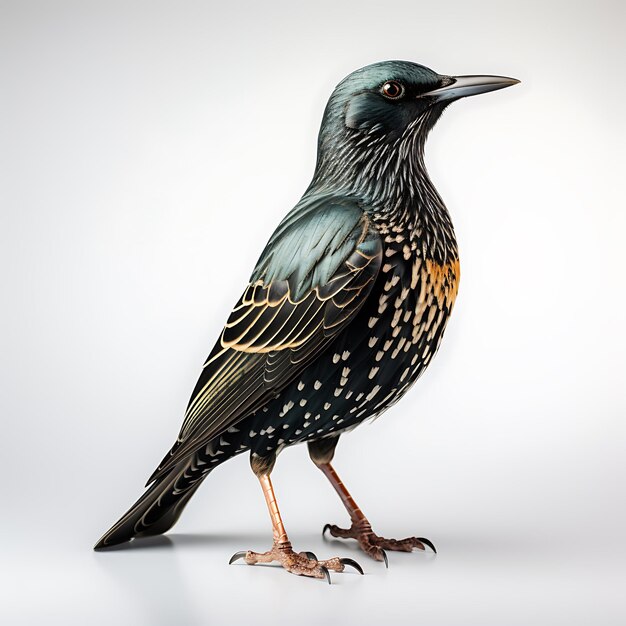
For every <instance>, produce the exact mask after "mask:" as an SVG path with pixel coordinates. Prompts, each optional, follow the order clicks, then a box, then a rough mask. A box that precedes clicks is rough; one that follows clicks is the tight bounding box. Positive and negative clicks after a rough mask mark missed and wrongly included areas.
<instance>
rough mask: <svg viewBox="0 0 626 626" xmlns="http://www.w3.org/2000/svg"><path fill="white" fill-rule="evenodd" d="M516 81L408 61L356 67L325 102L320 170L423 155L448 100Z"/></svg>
mask: <svg viewBox="0 0 626 626" xmlns="http://www.w3.org/2000/svg"><path fill="white" fill-rule="evenodd" d="M518 82H519V81H518V80H516V79H514V78H506V77H504V76H445V75H442V74H438V73H437V72H434V71H433V70H431V69H429V68H427V67H425V66H423V65H418V64H417V63H411V62H408V61H383V62H380V63H374V64H372V65H368V66H366V67H363V68H361V69H359V70H356V71H355V72H353V73H352V74H349V75H348V76H347V77H346V78H344V79H343V80H342V81H341V82H340V83H339V85H337V87H336V88H335V90H334V91H333V93H332V95H331V97H330V99H329V101H328V104H327V106H326V110H325V112H324V117H323V119H322V126H321V129H320V135H319V144H318V167H317V170H318V172H319V171H320V170H321V171H323V172H324V175H325V176H326V177H327V178H328V177H330V178H333V177H336V176H337V175H339V177H343V178H346V177H347V178H350V177H354V176H358V175H359V173H360V172H362V171H363V169H364V168H365V169H368V170H371V171H372V172H374V170H375V169H376V168H374V167H373V164H372V161H374V162H375V161H376V160H379V161H381V160H385V161H390V160H391V161H394V157H396V159H395V160H397V158H414V159H415V157H417V160H418V161H421V158H422V154H423V146H424V142H425V140H426V137H427V135H428V132H429V131H430V129H431V128H432V127H433V126H434V124H435V122H436V121H437V120H438V119H439V117H440V116H441V113H442V112H443V110H444V109H445V108H446V107H447V106H448V105H449V104H450V103H452V102H454V101H455V100H458V99H460V98H463V97H465V96H472V95H476V94H480V93H486V92H488V91H495V90H497V89H502V88H504V87H509V86H511V85H514V84H516V83H518ZM368 163H369V164H370V166H369V168H367V167H366V166H367V164H368ZM379 165H380V164H379Z"/></svg>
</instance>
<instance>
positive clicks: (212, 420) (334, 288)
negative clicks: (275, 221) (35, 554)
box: [95, 61, 518, 582]
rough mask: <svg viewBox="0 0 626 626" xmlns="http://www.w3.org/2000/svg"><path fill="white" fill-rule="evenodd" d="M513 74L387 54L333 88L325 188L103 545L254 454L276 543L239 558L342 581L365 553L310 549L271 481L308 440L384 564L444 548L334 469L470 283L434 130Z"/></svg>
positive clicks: (321, 158) (266, 254)
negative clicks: (440, 183) (392, 533)
mask: <svg viewBox="0 0 626 626" xmlns="http://www.w3.org/2000/svg"><path fill="white" fill-rule="evenodd" d="M517 82H518V81H517V80H515V79H512V78H505V77H503V76H444V75H440V74H437V73H436V72H434V71H432V70H430V69H428V68H427V67H424V66H422V65H418V64H415V63H410V62H406V61H386V62H381V63H375V64H373V65H369V66H367V67H364V68H362V69H359V70H357V71H355V72H353V73H352V74H350V75H349V76H347V77H346V78H345V79H344V80H343V81H341V83H339V85H338V86H337V87H336V89H335V90H334V92H333V93H332V95H331V97H330V100H329V101H328V105H327V106H326V110H325V112H324V117H323V119H322V125H321V129H320V133H319V140H318V155H317V164H316V168H315V173H314V176H313V180H312V181H311V184H310V185H309V187H308V189H307V190H306V192H305V194H304V195H303V196H302V199H301V200H300V201H299V202H298V203H297V205H296V206H295V207H294V208H293V209H292V210H291V211H290V212H289V213H288V214H287V216H286V217H285V218H284V219H283V221H282V222H281V223H280V224H279V225H278V228H277V229H276V231H275V232H274V234H273V235H272V237H271V238H270V240H269V242H268V243H267V245H266V247H265V249H264V251H263V253H262V254H261V257H260V259H259V261H258V263H257V265H256V267H255V269H254V271H253V273H252V277H251V278H250V282H249V284H248V285H247V286H246V288H245V289H244V291H243V295H242V296H241V298H240V300H239V301H238V302H237V304H236V305H235V307H234V308H233V310H232V313H231V314H230V317H229V318H228V321H227V322H226V325H225V326H224V329H223V330H222V333H221V335H220V337H219V339H218V341H217V343H216V344H215V347H214V348H213V351H212V352H211V354H210V355H209V357H208V358H207V360H206V362H205V364H204V367H203V369H202V373H201V375H200V379H199V380H198V383H197V384H196V387H195V389H194V391H193V394H192V396H191V400H190V402H189V405H188V407H187V411H186V413H185V418H184V422H183V425H182V428H181V430H180V434H179V435H178V438H177V439H176V442H175V443H174V445H173V447H172V449H171V450H170V451H169V452H168V453H167V454H166V456H165V458H164V459H163V460H162V461H161V463H160V465H159V466H158V468H157V469H156V470H155V471H154V473H153V474H152V476H151V477H150V479H149V481H148V485H149V488H148V489H147V490H146V492H145V493H144V494H143V495H142V496H141V498H139V500H138V501H137V502H136V503H135V504H134V505H133V506H132V507H131V508H130V510H129V511H128V512H127V513H126V514H125V515H124V516H123V517H122V518H121V519H120V520H119V521H118V522H117V523H116V524H115V525H114V526H113V527H112V528H111V529H110V530H109V531H108V532H107V533H106V534H105V535H104V536H103V537H102V539H100V541H99V542H98V543H97V545H96V546H95V548H96V549H103V548H107V547H109V546H114V545H116V544H120V543H122V542H125V541H129V540H131V539H133V538H134V537H145V536H149V535H157V534H160V533H164V532H166V531H167V530H168V529H169V528H171V527H172V525H173V524H174V523H175V522H176V521H177V519H178V518H179V516H180V514H181V512H182V510H183V508H184V507H185V505H186V504H187V502H188V501H189V499H190V498H191V496H193V494H194V493H195V492H196V490H197V489H198V487H199V486H200V483H202V481H203V480H204V479H205V478H206V477H207V476H208V475H209V473H210V472H211V471H212V470H213V469H214V468H215V467H217V466H218V465H220V464H221V463H224V461H227V460H228V459H230V458H232V457H234V456H235V455H237V454H240V453H242V452H246V451H250V453H251V456H250V463H251V466H252V470H253V472H254V473H255V474H256V476H257V478H258V479H259V482H260V483H261V487H262V489H263V494H264V495H265V499H266V501H267V505H268V508H269V512H270V516H271V521H272V526H273V534H274V537H273V545H272V547H271V549H270V550H269V551H268V552H264V553H257V552H252V551H247V552H239V553H237V554H235V555H234V556H233V558H232V559H231V562H233V561H234V560H236V559H237V558H243V560H244V561H245V562H246V563H248V564H255V563H270V562H278V563H279V564H281V565H282V566H283V567H284V568H285V569H286V570H288V571H289V572H292V573H295V574H301V575H304V576H312V577H316V578H322V579H323V578H327V579H328V581H329V582H330V576H329V570H332V571H336V572H341V571H343V570H344V568H345V567H346V566H347V565H350V566H353V567H355V568H356V569H357V570H358V571H360V572H361V573H362V570H361V568H360V566H359V565H358V564H357V563H356V562H355V561H353V560H352V559H345V558H337V557H335V558H330V559H326V560H318V559H317V557H315V555H314V554H312V553H311V552H295V551H294V550H293V549H292V546H291V543H290V542H289V539H288V536H287V532H286V531H285V527H284V525H283V522H282V519H281V516H280V512H279V509H278V505H277V501H276V497H275V495H274V490H273V488H272V482H271V480H270V474H271V471H272V468H273V467H274V463H275V462H276V457H277V455H278V453H279V452H280V451H281V450H282V449H283V448H285V447H286V446H291V445H294V444H297V443H302V442H307V444H308V449H309V454H310V457H311V459H312V460H313V462H314V463H315V464H316V465H317V466H318V467H319V468H320V470H321V471H322V472H323V474H324V475H325V476H326V477H327V478H328V480H329V481H330V483H331V485H332V486H333V488H334V489H335V490H336V491H337V493H338V494H339V497H340V498H341V500H342V501H343V503H344V505H345V507H346V509H347V511H348V514H349V516H350V520H351V526H350V528H348V529H343V528H339V527H337V526H334V525H329V524H327V525H326V526H325V528H324V531H326V530H328V531H329V532H330V534H331V535H332V536H334V537H344V538H348V537H349V538H353V539H356V540H357V541H358V543H359V545H360V547H361V548H362V549H363V551H364V552H365V553H366V554H368V555H369V556H370V557H373V558H374V559H376V560H378V561H383V560H384V561H385V562H386V560H387V557H386V554H385V550H402V551H406V552H410V551H411V550H412V549H414V548H417V549H420V550H424V548H425V546H429V547H431V548H432V549H433V550H434V546H433V545H432V543H431V542H430V541H428V540H427V539H424V538H418V537H409V538H407V539H402V540H395V539H385V538H384V537H381V536H379V535H377V534H375V533H374V532H373V530H372V527H371V526H370V522H369V520H368V518H367V517H366V516H365V514H364V513H363V512H362V511H361V509H360V508H359V507H358V506H357V504H356V502H355V501H354V500H353V498H352V497H351V496H350V494H349V492H348V491H347V489H346V487H345V485H344V484H343V483H342V482H341V480H340V479H339V477H338V475H337V473H336V471H335V470H334V468H333V466H332V465H331V461H332V459H333V456H334V452H335V447H336V445H337V442H338V441H339V437H340V435H341V434H342V433H344V432H347V431H349V430H351V429H353V428H355V427H356V426H358V425H359V424H361V423H362V422H364V421H365V420H367V419H369V418H372V417H375V416H378V415H380V414H381V413H382V412H383V411H385V410H386V409H388V408H389V407H390V406H391V405H393V404H394V403H395V402H397V401H398V400H399V399H400V398H401V397H402V396H403V395H404V394H405V393H406V391H407V390H408V389H409V388H410V387H411V386H412V385H413V383H414V382H415V381H416V380H417V378H419V376H420V375H421V374H422V372H423V371H424V370H425V368H426V367H427V366H428V364H429V363H430V361H431V360H432V358H433V356H434V354H435V352H436V351H437V348H438V347H439V344H440V342H441V338H442V336H443V333H444V331H445V328H446V324H447V322H448V318H449V316H450V313H451V311H452V307H453V305H454V300H455V298H456V295H457V290H458V285H459V257H458V252H457V242H456V239H455V236H454V228H453V226H452V221H451V219H450V215H449V214H448V211H447V210H446V207H445V206H444V204H443V201H442V200H441V198H440V196H439V194H438V193H437V191H436V189H435V187H434V186H433V184H432V182H431V181H430V179H429V177H428V174H427V173H426V168H425V166H424V144H425V141H426V137H427V135H428V133H429V131H430V129H431V128H432V127H433V126H434V124H435V123H436V121H437V120H438V118H439V116H440V115H441V113H442V112H443V110H444V109H445V107H447V106H448V105H449V104H450V103H451V102H454V101H455V100H458V99H459V98H463V97H465V96H471V95H474V94H480V93H485V92H488V91H495V90H497V89H502V88H503V87H509V86H510V85H514V84H516V83H517Z"/></svg>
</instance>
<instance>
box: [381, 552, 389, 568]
mask: <svg viewBox="0 0 626 626" xmlns="http://www.w3.org/2000/svg"><path fill="white" fill-rule="evenodd" d="M380 551H381V552H382V553H383V561H385V567H386V568H387V569H389V559H388V558H387V553H386V552H385V551H384V550H383V549H382V548H381V549H380Z"/></svg>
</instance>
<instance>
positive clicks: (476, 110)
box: [0, 0, 626, 626]
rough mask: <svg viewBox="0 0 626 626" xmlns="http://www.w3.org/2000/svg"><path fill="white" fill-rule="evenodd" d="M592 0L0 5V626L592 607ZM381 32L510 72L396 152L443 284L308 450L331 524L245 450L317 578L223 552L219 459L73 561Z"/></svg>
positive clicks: (522, 616)
mask: <svg viewBox="0 0 626 626" xmlns="http://www.w3.org/2000/svg"><path fill="white" fill-rule="evenodd" d="M625 17H626V16H625V9H624V5H623V3H621V2H619V1H618V0H614V1H604V2H603V1H597V0H596V1H594V2H566V1H563V2H545V1H544V2H533V1H530V0H523V1H520V2H508V3H507V2H495V1H493V2H490V1H487V0H481V1H478V2H463V1H461V0H457V1H456V2H445V3H435V2H428V3H426V2H416V1H411V2H408V1H407V2H391V1H389V2H385V3H379V2H368V1H365V0H359V1H356V0H355V1H353V2H337V1H333V2H325V1H318V2H314V3H313V2H311V3H307V4H306V5H304V4H303V3H294V2H273V3H262V2H257V3H253V2H250V3H237V2H231V3H228V4H227V5H225V4H218V3H211V2H208V1H207V2H200V1H198V2H175V3H174V2H130V3H129V2H111V1H106V2H104V1H102V2H82V1H78V0H77V1H76V2H43V1H42V2H31V1H19V2H18V1H15V2H1V3H0V90H1V92H2V93H1V97H0V159H1V163H0V167H1V172H2V173H1V177H0V202H1V211H2V212H1V223H0V228H1V234H2V242H1V249H0V255H1V259H0V260H1V264H0V267H1V271H2V303H3V304H2V318H3V319H2V347H1V351H0V360H1V364H2V374H1V375H2V387H1V394H2V395H1V403H2V406H1V407H0V409H1V415H2V455H1V458H0V463H1V464H2V477H3V479H4V480H3V481H2V489H1V499H2V504H1V507H0V511H1V513H0V520H1V522H0V523H1V533H0V542H1V544H0V553H1V557H0V568H1V570H0V575H1V578H2V580H1V581H0V588H1V589H2V593H1V599H0V603H1V604H0V607H1V608H0V621H2V623H4V624H7V625H13V624H37V625H40V624H63V625H68V624H81V625H82V624H90V625H91V624H107V625H109V624H119V625H126V624H132V625H143V624H147V625H148V624H149V625H152V624H163V625H169V624H177V625H187V624H190V625H191V624H225V623H233V624H238V623H244V622H245V623H248V624H266V623H268V624H269V623H271V624H282V623H296V622H297V623H300V624H316V625H319V624H356V623H359V624H381V623H397V624H408V623H411V624H426V625H440V624H441V625H444V624H445V625H456V624H463V625H465V624H477V625H480V626H488V625H492V624H493V625H498V626H501V625H503V624H505V625H511V624H520V625H522V624H523V625H527V624H533V625H538V624H550V625H554V624H567V625H568V626H572V625H575V624H581V625H583V624H584V625H588V624H600V625H609V624H623V623H624V621H625V620H626V602H625V601H624V599H623V597H622V595H623V589H624V580H625V569H626V568H625V567H624V563H625V559H626V545H625V541H624V527H625V524H626V505H625V502H624V493H625V491H624V487H625V485H624V476H625V471H626V457H625V452H626V450H625V447H626V446H625V440H626V438H625V435H626V427H625V425H624V414H625V410H624V409H625V408H626V400H625V395H626V394H625V393H624V389H623V385H624V376H625V372H626V367H625V366H626V363H625V361H626V358H625V354H626V345H625V334H624V300H625V298H624V269H625V263H624V252H623V242H624V231H625V226H626V218H625V215H626V213H625V210H624V209H625V207H624V188H623V185H624V166H625V162H624V161H625V160H624V140H625V136H624V130H625V129H624V113H623V111H624V98H625V96H626V89H625V84H626V83H625V81H624V80H623V71H624V59H625V58H626V49H625V44H624V41H625V40H624V36H623V26H624V20H625ZM389 58H401V59H407V60H413V61H417V62H421V63H423V64H425V65H428V66H430V67H432V68H434V69H435V70H437V71H439V72H440V73H447V74H479V73H487V74H503V75H508V76H514V77H516V78H519V79H521V81H522V83H521V84H520V85H518V86H516V87H514V88H511V89H507V90H504V91H500V92H497V93H493V94H488V95H483V96H479V97H475V98H470V99H467V100H463V101H461V102H458V103H456V104H454V105H453V106H452V107H451V108H450V109H449V110H448V111H447V112H446V113H445V114H444V116H443V118H442V120H441V121H440V123H439V124H438V126H437V127H436V128H435V130H434V132H433V134H432V136H431V138H430V141H429V144H428V148H427V155H426V157H427V163H428V166H429V169H430V173H431V176H432V178H433V180H434V182H435V184H436V185H437V187H438V189H439V191H440V192H441V194H442V196H443V197H444V200H445V201H446V203H447V205H448V208H449V209H450V212H451V213H452V215H453V218H454V221H455V224H456V228H457V235H458V239H459V242H460V248H461V263H462V281H461V289H460V294H459V298H458V301H457V306H456V309H455V312H454V315H453V319H452V321H451V323H450V326H449V329H448V332H447V335H446V338H445V340H444V342H443V345H442V349H441V351H440V353H439V355H438V357H437V359H436V360H435V361H434V363H433V365H432V367H431V368H430V369H429V371H428V372H427V373H426V375H425V376H424V377H423V378H422V379H421V380H420V381H419V383H418V384H417V385H416V387H415V389H413V390H412V391H411V393H409V394H408V396H407V397H405V398H404V400H403V401H402V402H401V403H400V404H399V405H398V406H396V407H395V408H394V409H392V410H391V411H390V412H389V413H387V414H385V415H384V416H383V417H382V418H381V419H380V420H378V421H377V422H374V423H373V424H372V425H364V426H363V427H362V428H360V429H358V430H357V431H355V432H354V433H352V434H349V435H347V436H346V437H344V438H343V439H342V441H341V443H340V445H339V448H338V452H337V456H336V463H335V466H336V468H337V470H338V471H339V472H340V474H341V476H342V477H343V478H344V480H345V482H346V483H347V485H348V486H349V487H350V489H351V491H352V492H353V494H354V495H355V497H356V499H357V501H358V502H360V503H361V505H362V507H363V509H364V510H365V512H366V513H367V514H368V516H369V517H370V519H371V521H372V524H373V525H374V527H375V530H377V531H378V532H379V533H380V534H385V535H387V536H395V537H401V536H405V535H411V534H417V535H423V536H426V537H429V538H430V539H432V540H433V541H434V542H435V543H436V545H437V546H438V548H439V555H438V556H436V557H435V556H433V555H430V554H422V553H416V554H412V555H407V554H391V555H390V567H389V570H387V571H386V570H385V569H384V567H383V566H382V565H380V564H378V563H375V562H373V561H370V560H368V559H367V557H365V556H362V555H360V554H359V553H358V552H357V551H356V549H355V547H354V543H353V542H350V541H349V542H344V543H339V542H337V541H333V542H328V543H324V542H323V541H322V539H321V537H320V531H321V528H322V526H323V524H324V523H325V522H335V523H339V524H345V522H346V521H347V520H346V515H345V513H344V511H343V509H342V507H341V504H340V502H339V500H338V499H337V498H336V497H335V495H334V493H333V492H332V490H331V488H330V487H329V486H328V485H327V484H326V483H325V480H324V478H323V476H321V474H319V472H318V471H317V470H316V469H315V468H314V467H313V466H312V464H311V463H310V461H309V460H308V457H307V454H306V450H305V448H303V447H296V448H292V449H290V450H287V451H286V452H284V453H283V455H281V457H280V459H279V462H278V464H277V467H276V470H275V472H274V483H275V486H276V489H277V492H278V497H279V502H280V504H281V507H282V511H283V516H284V519H285V522H286V524H287V529H288V530H289V531H290V535H291V539H292V541H293V543H294V545H295V547H296V548H297V549H299V550H305V549H308V550H313V551H314V552H316V553H317V554H318V555H319V556H320V557H329V556H333V555H340V556H352V557H355V558H357V559H358V560H359V561H360V562H361V563H362V564H363V566H364V567H365V569H366V574H367V575H366V576H364V577H360V576H358V575H356V574H344V575H339V574H336V575H335V576H334V577H333V585H332V586H331V587H328V586H327V585H325V584H324V583H322V582H319V581H315V580H306V579H303V578H298V577H295V576H290V575H288V574H287V573H285V572H283V571H282V570H280V569H276V568H268V567H264V568H263V567H247V566H245V565H242V564H241V563H239V564H237V565H232V566H230V567H228V566H227V562H228V558H229V557H230V555H231V554H232V553H233V552H235V551H236V550H240V549H257V550H264V549H266V548H267V547H268V546H269V541H270V526H269V520H268V518H267V514H266V511H265V505H264V502H263V500H262V495H261V492H260V489H259V488H258V485H257V484H256V481H255V479H254V477H253V475H252V474H251V472H250V470H249V468H248V462H247V459H245V458H239V459H237V460H235V461H233V462H230V463H228V464H226V465H224V466H222V467H221V468H219V469H218V470H217V471H216V472H215V473H214V474H213V475H212V476H211V477H210V478H209V479H208V480H207V481H206V483H205V484H204V485H203V487H202V489H201V490H200V491H199V492H198V494H197V495H196V497H195V498H194V500H193V501H192V502H191V504H190V505H189V506H188V508H187V510H186V511H185V514H184V516H183V518H182V519H181V521H180V523H179V524H178V525H177V526H176V527H175V529H174V530H173V531H172V533H170V534H169V536H168V538H167V539H163V538H161V539H156V540H154V541H151V542H144V543H143V544H140V543H137V544H135V545H136V549H128V550H122V551H116V552H113V553H98V554H96V553H93V552H92V551H91V546H92V545H93V543H94V542H95V541H96V540H97V539H98V537H99V536H100V535H101V534H102V533H103V532H104V531H105V530H106V529H107V528H108V527H109V526H110V525H111V524H112V523H113V522H114V521H115V520H116V519H117V518H118V517H119V515H120V514H121V513H122V512H123V511H124V510H126V508H127V507H128V506H129V505H130V504H131V503H132V502H133V501H134V500H135V499H136V497H138V495H139V494H140V493H141V492H142V485H143V483H144V481H145V479H146V478H147V476H148V475H149V474H150V472H151V471H152V470H153V469H154V466H155V465H156V464H157V462H158V461H159V460H160V459H161V457H162V455H163V453H164V452H165V451H166V449H167V448H169V446H170V444H171V443H172V441H173V439H174V437H175V436H176V434H177V432H178V428H179V425H180V421H181V418H182V414H183V411H184V408H185V406H186V403H187V399H188V397H189V394H190V392H191V390H192V388H193V385H194V383H195V380H196V376H197V375H198V373H199V369H200V366H201V364H202V362H203V360H204V358H205V356H206V355H207V354H208V352H209V350H210V348H211V346H212V343H213V341H214V340H215V338H216V337H217V334H218V332H219V330H220V328H221V325H222V323H223V322H224V320H225V317H226V315H227V313H228V311H229V309H230V307H231V306H232V304H233V303H234V302H235V301H236V299H237V298H238V296H239V295H240V292H241V290H242V288H243V286H244V285H245V283H246V280H247V279H248V277H249V274H250V271H251V269H252V267H253V265H254V262H255V261H256V258H257V257H258V255H259V253H260V251H261V250H262V248H263V245H264V243H265V241H266V239H267V238H268V236H269V235H270V234H271V232H272V230H273V228H274V227H275V225H276V224H277V223H278V221H279V220H280V219H281V217H282V216H283V214H284V213H285V212H286V211H287V210H288V209H289V208H290V207H291V206H293V204H294V203H295V202H296V201H297V200H298V198H299V197H300V195H301V193H302V192H303V191H304V189H305V187H306V185H307V184H308V182H309V180H310V177H311V175H312V171H313V166H314V160H315V145H316V135H317V130H318V125H319V121H320V119H321V115H322V111H323V108H324V105H325V102H326V99H327V97H328V96H329V94H330V92H331V91H332V89H333V87H334V85H335V84H336V83H337V82H339V80H340V79H341V78H343V76H345V75H346V74H347V73H349V72H350V71H352V70H354V69H356V68H357V67H360V66H363V65H366V64H368V63H371V62H374V61H379V60H383V59H389Z"/></svg>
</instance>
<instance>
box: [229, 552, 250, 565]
mask: <svg viewBox="0 0 626 626" xmlns="http://www.w3.org/2000/svg"><path fill="white" fill-rule="evenodd" d="M245 558H246V551H245V550H242V551H241V552H235V554H233V556H231V557H230V561H228V564H229V565H232V564H233V563H234V562H235V561H236V560H237V559H245Z"/></svg>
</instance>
